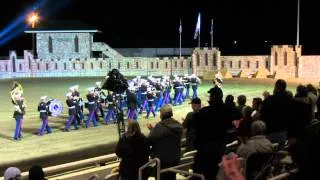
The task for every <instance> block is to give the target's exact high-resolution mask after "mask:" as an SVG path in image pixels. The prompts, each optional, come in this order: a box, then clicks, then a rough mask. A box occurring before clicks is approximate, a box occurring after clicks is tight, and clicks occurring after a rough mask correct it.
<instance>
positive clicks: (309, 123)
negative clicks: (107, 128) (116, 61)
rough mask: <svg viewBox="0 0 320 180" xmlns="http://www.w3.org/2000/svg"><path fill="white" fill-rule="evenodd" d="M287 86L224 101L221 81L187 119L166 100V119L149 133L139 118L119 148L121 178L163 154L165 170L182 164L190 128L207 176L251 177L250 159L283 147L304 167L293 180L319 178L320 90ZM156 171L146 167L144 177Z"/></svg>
mask: <svg viewBox="0 0 320 180" xmlns="http://www.w3.org/2000/svg"><path fill="white" fill-rule="evenodd" d="M286 86H287V85H286V82H285V81H284V80H278V81H277V82H276V83H275V87H274V91H273V93H272V94H270V93H268V92H264V93H263V98H260V97H256V98H254V99H253V101H252V106H248V105H247V102H246V96H245V95H240V96H238V97H237V102H236V103H235V102H234V99H235V98H234V97H233V96H232V95H227V96H226V98H225V101H223V92H222V89H221V88H219V87H218V86H215V87H213V88H211V89H210V90H209V91H208V93H209V101H208V102H209V105H208V106H206V107H202V106H201V100H200V99H199V98H194V99H192V102H191V106H192V109H193V111H192V112H190V113H188V114H187V115H186V118H185V119H184V121H183V123H182V124H181V123H179V121H177V120H175V119H174V118H173V114H174V112H173V110H172V108H171V106H170V105H164V106H163V107H162V108H161V109H160V119H161V121H160V122H159V123H157V124H156V125H155V126H152V125H148V128H149V129H150V133H149V135H148V136H145V135H144V134H143V133H142V132H141V130H140V127H139V124H138V122H137V121H134V120H132V121H130V123H129V125H128V129H127V132H126V134H125V136H124V137H122V138H121V139H120V140H119V142H118V144H117V147H116V154H117V155H118V157H120V158H121V162H120V166H119V174H120V178H121V180H135V179H138V169H139V167H141V166H142V165H144V164H145V163H147V162H148V161H149V157H151V158H159V159H160V162H161V164H160V166H161V169H165V168H169V167H173V166H176V165H178V164H179V161H180V158H181V139H182V136H183V131H184V130H186V140H187V141H186V142H187V151H192V150H196V151H197V153H196V155H195V157H194V164H193V167H192V169H193V172H194V173H198V174H203V175H204V176H205V178H206V179H207V180H211V179H229V180H243V179H250V178H249V176H250V175H251V174H248V173H247V169H249V167H251V166H252V164H250V162H249V159H250V158H251V157H253V156H254V155H258V156H262V155H263V154H267V153H273V152H275V151H278V150H285V151H287V152H288V153H289V155H290V156H291V158H292V160H293V163H292V164H294V165H295V166H296V167H297V168H298V169H299V171H298V173H297V174H295V175H294V177H292V178H293V179H317V177H318V176H319V175H318V174H317V170H318V169H319V165H318V162H319V161H320V156H319V151H320V137H319V135H320V123H319V111H318V109H319V108H320V100H319V90H317V89H316V88H315V87H313V86H312V85H307V86H303V85H299V86H298V87H297V88H296V93H295V95H293V93H292V92H290V91H287V89H286V88H287V87H286ZM233 140H237V141H238V142H239V143H240V144H239V145H238V146H237V147H236V150H234V151H232V152H229V151H227V150H228V148H227V147H226V145H227V144H228V143H230V142H232V141H233ZM276 147H277V148H276ZM239 157H241V158H242V159H243V161H242V163H240V162H239ZM251 159H252V158H251ZM254 166H261V167H263V166H262V165H261V164H259V161H255V162H254ZM153 173H154V172H153V170H150V169H146V170H145V172H144V173H143V174H144V179H147V177H148V176H150V175H152V174H153ZM258 175H259V174H258ZM263 175H264V177H263V179H264V178H266V174H265V173H263ZM255 176H257V174H256V175H255ZM255 176H254V177H255ZM5 177H6V173H5ZM11 177H13V176H11ZM161 179H165V180H171V179H176V174H175V173H162V174H161ZM252 179H253V178H252Z"/></svg>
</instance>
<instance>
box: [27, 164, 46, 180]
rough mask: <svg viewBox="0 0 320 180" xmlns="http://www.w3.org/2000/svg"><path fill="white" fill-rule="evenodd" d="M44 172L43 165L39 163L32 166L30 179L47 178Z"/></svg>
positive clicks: (41, 179)
mask: <svg viewBox="0 0 320 180" xmlns="http://www.w3.org/2000/svg"><path fill="white" fill-rule="evenodd" d="M44 177H45V176H44V172H43V170H42V167H41V166H39V165H35V166H32V167H31V168H30V169H29V179H30V180H32V179H37V180H45V178H44Z"/></svg>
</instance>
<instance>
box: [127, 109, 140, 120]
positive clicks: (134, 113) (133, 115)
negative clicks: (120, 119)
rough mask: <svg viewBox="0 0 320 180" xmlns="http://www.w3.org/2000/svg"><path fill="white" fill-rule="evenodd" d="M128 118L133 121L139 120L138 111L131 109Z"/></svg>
mask: <svg viewBox="0 0 320 180" xmlns="http://www.w3.org/2000/svg"><path fill="white" fill-rule="evenodd" d="M127 118H128V119H133V120H135V121H136V120H137V119H138V115H137V111H136V109H135V108H129V110H128V116H127Z"/></svg>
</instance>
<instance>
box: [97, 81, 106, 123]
mask: <svg viewBox="0 0 320 180" xmlns="http://www.w3.org/2000/svg"><path fill="white" fill-rule="evenodd" d="M94 92H95V93H96V94H97V96H98V103H97V111H100V114H101V117H104V116H105V115H104V111H103V108H102V105H101V102H103V101H104V100H103V98H104V97H105V96H106V95H105V94H104V92H103V91H102V89H101V82H100V81H99V82H96V87H95V88H94ZM97 111H96V112H95V117H96V120H97V121H99V117H98V114H97Z"/></svg>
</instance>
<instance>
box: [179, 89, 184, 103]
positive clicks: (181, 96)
mask: <svg viewBox="0 0 320 180" xmlns="http://www.w3.org/2000/svg"><path fill="white" fill-rule="evenodd" d="M183 91H184V87H181V88H180V97H179V99H180V103H181V104H182V103H183V101H184V96H183Z"/></svg>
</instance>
